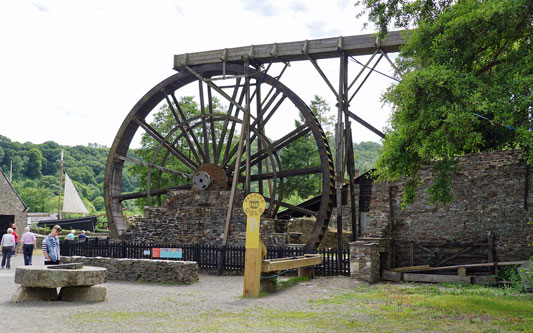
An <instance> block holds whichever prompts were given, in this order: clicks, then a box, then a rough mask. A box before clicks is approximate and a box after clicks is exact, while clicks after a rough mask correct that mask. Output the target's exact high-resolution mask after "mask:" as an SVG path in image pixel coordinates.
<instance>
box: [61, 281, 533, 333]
mask: <svg viewBox="0 0 533 333" xmlns="http://www.w3.org/2000/svg"><path fill="white" fill-rule="evenodd" d="M300 281H301V280H299V279H297V278H295V279H294V280H292V282H295V283H298V282H300ZM292 282H290V283H292ZM290 285H293V284H290ZM196 296H198V295H197V294H196V293H190V294H185V293H184V294H169V295H167V296H164V297H162V299H161V300H160V301H159V304H154V307H151V308H150V309H154V311H153V312H152V311H132V312H127V311H114V312H83V313H80V314H78V315H75V316H74V318H69V321H70V319H73V320H74V321H76V322H78V321H81V320H83V319H87V318H90V320H91V321H94V322H97V323H102V325H105V326H106V327H111V328H112V329H114V330H115V331H120V330H126V329H128V328H131V327H150V329H151V330H153V331H179V330H185V331H232V332H250V331H252V332H254V331H262V332H263V331H275V332H308V331H312V332H322V331H324V332H331V331H458V332H502V331H505V332H507V331H531V332H533V296H531V295H525V294H509V293H508V291H506V290H502V289H497V288H486V287H480V286H469V285H450V284H447V285H422V284H398V285H393V284H377V285H371V286H362V287H359V288H357V289H352V290H351V291H350V292H344V293H340V294H334V295H331V296H326V297H324V298H321V299H317V298H315V299H313V300H311V301H308V302H306V303H303V304H302V303H297V304H295V303H291V301H290V300H288V301H287V300H284V302H286V303H279V304H283V305H274V306H271V305H268V304H265V302H264V301H259V300H246V301H245V302H241V301H239V302H236V304H234V305H236V307H234V306H224V305H220V308H219V307H218V306H217V307H216V308H209V307H205V306H198V304H199V303H198V302H190V301H191V297H196ZM278 296H279V297H281V295H276V294H272V295H271V297H272V301H273V302H275V301H276V297H278ZM317 297H323V296H317ZM236 298H238V297H236ZM206 301H207V302H209V299H208V298H206ZM189 302H190V303H189ZM231 302H233V301H231ZM275 304H278V303H275ZM232 305H233V304H232ZM155 309H163V311H162V312H157V310H155ZM146 323H149V326H146V325H147V324H146Z"/></svg>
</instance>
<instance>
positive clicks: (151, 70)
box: [0, 0, 392, 147]
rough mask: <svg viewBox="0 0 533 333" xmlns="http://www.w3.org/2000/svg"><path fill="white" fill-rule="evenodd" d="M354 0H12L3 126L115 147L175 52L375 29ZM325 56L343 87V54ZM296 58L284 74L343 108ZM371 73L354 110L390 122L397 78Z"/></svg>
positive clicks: (7, 7)
mask: <svg viewBox="0 0 533 333" xmlns="http://www.w3.org/2000/svg"><path fill="white" fill-rule="evenodd" d="M353 2H354V1H353V0H329V1H324V0H202V1H193V0H168V1H167V0H150V1H148V0H147V1H132V0H125V1H119V0H102V1H99V0H90V1H88V0H86V1H76V0H64V1H63V0H37V1H26V0H3V1H1V2H0V31H1V33H0V43H1V44H0V45H1V49H2V51H1V52H0V134H1V135H4V136H6V137H8V138H10V139H11V140H13V141H19V142H27V141H30V142H33V143H42V142H45V141H50V140H51V141H55V142H57V143H59V144H62V145H70V146H72V145H78V144H81V145H87V144H88V143H99V144H102V145H106V146H108V147H110V146H111V144H112V142H113V139H114V137H115V135H116V133H117V130H118V129H119V127H120V125H121V123H122V121H123V120H124V118H125V117H126V115H127V114H128V112H129V111H130V110H131V108H132V107H133V105H134V104H135V103H136V102H137V101H138V100H139V99H140V98H141V97H142V96H143V95H144V94H145V93H146V92H148V90H150V89H151V88H152V87H153V86H155V85H156V84H157V83H159V82H160V81H162V80H163V79H165V78H166V77H168V76H170V75H172V74H174V73H175V71H174V70H173V69H172V66H173V56H174V54H182V53H187V52H197V51H207V50H214V49H222V48H231V47H238V46H248V45H252V44H266V43H274V42H278V43H279V42H289V41H300V40H306V39H316V38H326V37H337V36H349V35H358V34H366V33H371V32H373V31H372V30H369V29H367V30H362V27H363V23H364V22H363V20H360V21H358V20H357V19H356V18H355V16H356V13H357V9H356V8H355V7H354V5H353ZM319 63H320V62H319ZM322 63H323V66H324V68H325V70H326V72H327V73H328V75H332V76H333V77H332V82H333V83H334V84H335V86H336V85H337V82H338V79H336V78H335V76H336V75H338V74H337V73H338V65H337V63H334V64H332V63H331V61H329V62H328V61H324V62H322ZM352 64H353V65H352ZM307 65H309V64H307ZM302 66H303V65H302ZM350 66H351V67H350V68H351V69H350V70H351V71H352V73H356V72H355V71H358V70H359V68H358V66H357V65H355V64H354V63H351V64H350ZM293 67H295V69H294V70H293V69H289V70H288V73H289V72H290V71H292V74H291V75H292V79H291V75H288V78H287V82H285V83H286V84H287V85H288V86H289V87H290V88H291V89H293V90H294V91H295V92H296V93H297V94H298V95H299V96H300V97H302V99H304V101H306V102H307V103H309V102H310V100H311V98H312V96H313V95H315V94H316V95H320V96H322V97H324V98H326V99H327V100H328V102H330V103H331V104H332V105H331V106H332V109H335V108H334V103H335V101H334V97H333V96H332V93H331V91H330V90H329V89H328V88H327V86H326V85H325V84H324V83H323V82H322V81H321V79H320V76H319V75H318V73H316V71H314V70H313V69H312V67H310V69H309V70H307V69H305V71H306V75H312V76H313V77H314V79H315V80H316V82H314V83H313V82H310V79H305V80H300V81H298V78H299V77H300V78H301V77H302V75H300V74H298V71H299V70H302V69H301V68H298V66H293ZM388 68H389V67H388V66H384V67H382V70H383V71H387V70H388ZM388 73H389V74H390V73H392V72H391V71H390V70H388ZM352 76H353V75H352ZM371 77H372V78H373V79H371V80H369V81H368V83H367V84H366V85H365V88H364V89H363V90H361V93H360V95H361V97H359V96H358V97H357V98H356V99H355V100H354V103H352V104H353V105H352V107H351V109H352V111H354V112H355V113H358V114H359V115H360V116H362V117H363V118H364V119H365V120H367V121H368V122H370V123H371V124H373V125H374V126H375V127H377V128H379V129H382V128H383V127H384V126H385V123H386V120H387V119H388V116H389V111H388V109H387V108H382V107H381V102H380V101H379V96H380V93H381V92H382V91H383V90H384V89H385V88H386V87H388V86H389V85H390V84H391V83H392V81H391V80H389V79H387V78H384V77H383V76H380V75H374V74H373V75H372V76H371ZM289 123H290V122H289ZM367 140H372V141H379V138H378V137H377V136H376V135H375V134H372V133H371V132H369V131H368V130H366V129H364V128H362V127H355V131H354V141H356V142H359V141H367Z"/></svg>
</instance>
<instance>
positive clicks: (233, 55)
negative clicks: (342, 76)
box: [174, 31, 405, 70]
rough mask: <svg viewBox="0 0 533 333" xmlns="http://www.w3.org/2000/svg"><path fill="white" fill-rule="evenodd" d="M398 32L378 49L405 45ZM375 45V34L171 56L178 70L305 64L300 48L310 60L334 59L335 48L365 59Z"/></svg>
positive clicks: (337, 53)
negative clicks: (248, 60) (206, 66)
mask: <svg viewBox="0 0 533 333" xmlns="http://www.w3.org/2000/svg"><path fill="white" fill-rule="evenodd" d="M402 32H403V31H392V32H390V33H389V34H388V35H387V38H386V39H385V40H383V41H381V42H380V44H379V45H380V47H381V48H382V49H383V50H384V51H385V52H398V51H399V49H400V46H402V45H403V44H404V43H405V41H404V39H403V38H402V36H401V34H402ZM376 41H377V39H376V34H366V35H355V36H346V37H332V38H323V39H312V40H307V41H297V42H286V43H279V44H278V43H272V44H262V45H250V46H244V47H234V48H229V49H219V50H212V51H204V52H194V53H185V54H178V55H175V56H174V69H176V70H180V69H181V68H182V67H183V66H184V65H189V66H192V65H201V64H211V63H221V62H223V61H224V59H225V60H226V61H227V62H241V61H243V58H246V57H248V56H249V57H250V58H251V59H253V60H254V61H256V62H259V63H267V62H270V61H272V62H281V61H298V60H307V59H308V58H307V56H306V55H305V54H304V52H303V50H304V47H307V53H308V54H309V55H310V56H311V57H312V58H314V59H326V58H336V57H339V52H338V47H339V44H340V45H342V50H343V51H345V52H346V53H347V54H348V55H352V56H358V55H369V54H372V53H374V51H375V50H376V47H377V44H376ZM273 56H275V57H274V58H273Z"/></svg>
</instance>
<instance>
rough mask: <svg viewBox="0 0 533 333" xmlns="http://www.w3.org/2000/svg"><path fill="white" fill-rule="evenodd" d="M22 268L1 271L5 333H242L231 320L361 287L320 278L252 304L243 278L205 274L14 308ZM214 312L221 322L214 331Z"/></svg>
mask: <svg viewBox="0 0 533 333" xmlns="http://www.w3.org/2000/svg"><path fill="white" fill-rule="evenodd" d="M42 261H43V258H42V256H35V257H34V264H35V265H42ZM22 265H23V260H22V255H20V254H19V255H18V256H17V257H14V258H13V262H12V268H11V270H9V271H8V270H2V271H0V311H2V313H3V314H5V315H7V316H8V317H9V318H10V319H9V320H2V324H1V328H0V331H2V332H17V331H25V332H72V331H80V332H88V331H91V332H94V331H97V332H105V331H107V332H116V331H144V332H152V331H204V330H215V331H218V330H221V331H229V330H237V331H241V330H244V329H245V327H241V326H242V320H240V321H239V320H238V321H237V322H238V323H240V324H234V322H235V321H234V320H231V317H232V316H242V315H245V314H247V313H248V314H249V313H250V311H254V309H266V310H267V311H279V310H284V311H306V310H307V309H308V308H309V304H310V303H309V301H310V300H320V299H322V298H326V297H328V296H330V295H333V294H340V293H343V292H346V291H349V290H353V289H354V288H357V286H358V283H357V282H356V281H354V280H351V279H349V278H347V277H332V278H316V279H314V280H311V281H308V282H303V283H300V284H298V285H296V286H293V287H290V288H287V289H285V290H283V291H281V292H278V293H275V294H272V295H268V296H265V297H261V298H258V299H249V298H243V297H242V296H241V295H242V286H243V278H242V276H223V277H216V276H210V275H201V276H200V281H199V282H198V283H195V284H192V285H164V284H149V283H133V282H116V281H111V282H108V283H107V284H106V287H107V294H108V295H107V296H108V297H107V301H105V302H102V303H93V304H91V303H66V302H29V303H20V304H15V303H12V302H11V301H10V299H11V296H12V295H13V293H14V292H15V290H16V288H17V285H16V284H15V283H14V275H15V268H16V267H17V266H22ZM214 313H216V314H217V322H216V323H214V322H213V325H214V326H210V325H209V322H210V318H211V319H212V314H214ZM220 314H222V315H223V316H222V317H224V316H227V317H228V318H229V319H228V320H227V322H226V321H225V320H223V319H220ZM4 318H5V317H4ZM240 319H242V318H240ZM221 320H222V321H223V322H222V323H221ZM218 325H222V326H218ZM234 325H238V326H234Z"/></svg>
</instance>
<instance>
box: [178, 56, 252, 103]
mask: <svg viewBox="0 0 533 333" xmlns="http://www.w3.org/2000/svg"><path fill="white" fill-rule="evenodd" d="M185 68H186V69H187V70H188V71H189V72H191V74H193V75H194V76H196V78H198V80H199V81H202V82H205V83H206V84H207V85H208V86H210V87H211V88H213V89H214V90H216V91H217V92H218V93H219V94H220V95H222V96H223V97H224V98H225V99H227V100H228V101H229V102H230V103H233V104H235V106H236V107H238V108H239V109H241V111H243V112H245V111H246V109H245V108H244V107H243V106H242V104H241V103H238V102H237V101H236V100H234V99H233V98H231V97H230V96H229V95H228V94H226V93H225V92H224V91H223V90H222V89H221V88H220V87H218V86H217V85H216V84H215V83H213V81H208V80H206V79H205V78H204V77H203V76H201V75H200V74H198V73H197V72H195V71H194V69H192V68H191V67H189V66H185Z"/></svg>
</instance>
